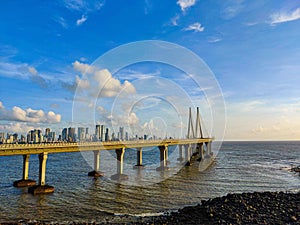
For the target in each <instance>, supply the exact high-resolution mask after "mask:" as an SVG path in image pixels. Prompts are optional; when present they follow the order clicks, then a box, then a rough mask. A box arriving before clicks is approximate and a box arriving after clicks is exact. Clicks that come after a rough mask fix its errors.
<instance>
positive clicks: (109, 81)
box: [93, 69, 136, 97]
mask: <svg viewBox="0 0 300 225" xmlns="http://www.w3.org/2000/svg"><path fill="white" fill-rule="evenodd" d="M93 79H94V80H95V81H97V82H98V90H100V92H99V94H100V96H99V97H114V96H117V95H118V94H119V93H120V92H121V91H124V92H125V93H127V94H130V93H132V94H133V93H135V92H136V91H135V87H134V86H133V85H132V84H131V83H130V82H129V81H127V80H126V81H125V82H124V84H123V85H122V84H121V82H120V80H118V79H116V78H113V77H112V75H111V73H110V72H109V71H108V70H107V69H104V70H99V71H96V72H95V75H94V77H93ZM98 90H97V93H98Z"/></svg>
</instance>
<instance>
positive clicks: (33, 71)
mask: <svg viewBox="0 0 300 225" xmlns="http://www.w3.org/2000/svg"><path fill="white" fill-rule="evenodd" d="M28 72H29V73H31V74H32V75H37V73H38V72H37V70H36V69H35V68H34V67H33V66H29V67H28Z"/></svg>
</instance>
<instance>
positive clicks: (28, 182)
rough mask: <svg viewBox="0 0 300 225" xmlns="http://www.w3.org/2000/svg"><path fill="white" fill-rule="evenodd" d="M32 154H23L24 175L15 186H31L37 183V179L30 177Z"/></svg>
mask: <svg viewBox="0 0 300 225" xmlns="http://www.w3.org/2000/svg"><path fill="white" fill-rule="evenodd" d="M29 158H30V155H23V177H22V179H21V180H17V181H15V182H14V183H13V185H14V187H30V186H34V185H36V181H35V180H30V179H28V173H29Z"/></svg>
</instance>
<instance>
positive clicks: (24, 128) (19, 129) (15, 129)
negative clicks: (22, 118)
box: [0, 123, 39, 133]
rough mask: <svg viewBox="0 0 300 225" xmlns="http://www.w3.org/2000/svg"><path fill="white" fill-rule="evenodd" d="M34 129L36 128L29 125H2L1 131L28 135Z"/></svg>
mask: <svg viewBox="0 0 300 225" xmlns="http://www.w3.org/2000/svg"><path fill="white" fill-rule="evenodd" d="M33 129H36V127H33V126H30V125H27V124H26V123H9V124H0V130H5V131H6V132H8V133H27V132H28V131H30V130H33ZM38 129H39V128H38Z"/></svg>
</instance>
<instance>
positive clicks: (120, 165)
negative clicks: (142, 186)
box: [111, 148, 128, 180]
mask: <svg viewBox="0 0 300 225" xmlns="http://www.w3.org/2000/svg"><path fill="white" fill-rule="evenodd" d="M116 154H117V173H116V174H115V175H112V176H111V179H112V180H127V179H128V175H125V174H123V165H124V154H125V148H119V149H116Z"/></svg>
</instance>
